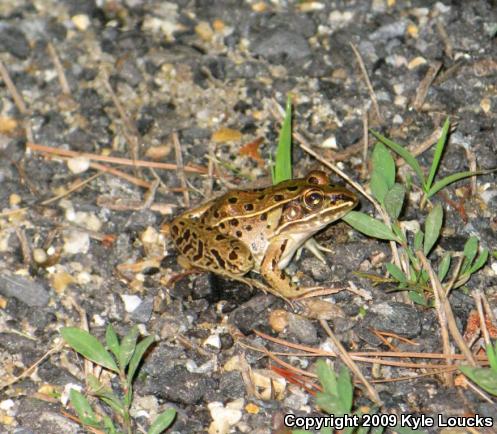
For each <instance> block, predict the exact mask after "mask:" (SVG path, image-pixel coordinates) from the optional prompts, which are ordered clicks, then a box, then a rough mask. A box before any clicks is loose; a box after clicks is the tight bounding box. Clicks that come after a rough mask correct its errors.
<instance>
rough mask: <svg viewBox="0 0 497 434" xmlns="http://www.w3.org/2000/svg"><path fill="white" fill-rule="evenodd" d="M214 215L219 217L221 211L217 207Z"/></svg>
mask: <svg viewBox="0 0 497 434" xmlns="http://www.w3.org/2000/svg"><path fill="white" fill-rule="evenodd" d="M214 217H215V218H217V219H218V218H219V211H218V210H217V209H216V211H214Z"/></svg>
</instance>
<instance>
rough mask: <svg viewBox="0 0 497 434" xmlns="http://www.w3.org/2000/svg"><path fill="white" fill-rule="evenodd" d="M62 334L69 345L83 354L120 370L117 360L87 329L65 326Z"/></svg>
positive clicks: (105, 365)
mask: <svg viewBox="0 0 497 434" xmlns="http://www.w3.org/2000/svg"><path fill="white" fill-rule="evenodd" d="M60 334H61V335H62V338H63V339H64V340H65V341H66V342H67V343H68V345H69V346H70V347H71V348H72V349H73V350H75V351H77V352H78V353H79V354H81V355H82V356H84V357H86V358H87V359H90V360H91V361H92V362H95V363H97V364H99V365H101V366H103V367H104V368H107V369H110V370H111V371H114V372H119V369H118V368H117V365H116V362H115V361H114V359H113V358H112V356H111V355H110V353H109V352H107V350H106V349H105V348H104V346H103V345H102V344H101V343H100V342H99V341H98V339H97V338H96V337H94V336H92V335H91V334H90V333H88V332H87V331H85V330H81V329H78V328H76V327H63V328H62V329H61V330H60Z"/></svg>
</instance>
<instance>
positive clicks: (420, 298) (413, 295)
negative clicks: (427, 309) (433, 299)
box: [407, 291, 428, 306]
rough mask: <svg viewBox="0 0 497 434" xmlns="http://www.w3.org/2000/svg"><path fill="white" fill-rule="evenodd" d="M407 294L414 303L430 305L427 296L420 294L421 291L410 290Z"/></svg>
mask: <svg viewBox="0 0 497 434" xmlns="http://www.w3.org/2000/svg"><path fill="white" fill-rule="evenodd" d="M407 295H408V297H409V299H410V300H411V301H412V302H413V303H416V304H419V305H421V306H428V303H427V302H426V298H425V296H424V295H422V294H420V293H419V292H416V291H409V292H408V293H407Z"/></svg>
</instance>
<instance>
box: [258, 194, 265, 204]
mask: <svg viewBox="0 0 497 434" xmlns="http://www.w3.org/2000/svg"><path fill="white" fill-rule="evenodd" d="M265 198H266V195H265V194H261V195H259V196H257V200H258V201H259V202H261V201H263V200H264V199H265Z"/></svg>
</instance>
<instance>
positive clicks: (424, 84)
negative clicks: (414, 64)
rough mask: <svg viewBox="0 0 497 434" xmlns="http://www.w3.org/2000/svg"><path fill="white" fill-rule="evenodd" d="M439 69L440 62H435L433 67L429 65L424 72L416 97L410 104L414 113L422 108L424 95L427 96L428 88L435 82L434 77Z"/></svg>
mask: <svg viewBox="0 0 497 434" xmlns="http://www.w3.org/2000/svg"><path fill="white" fill-rule="evenodd" d="M441 67H442V62H435V63H434V64H433V65H430V67H429V68H428V71H427V72H426V75H425V76H424V78H423V80H421V83H420V84H419V86H418V91H417V92H416V96H415V98H414V101H413V103H412V106H413V107H414V109H415V110H416V111H419V110H420V109H421V107H422V106H423V104H424V102H425V99H426V95H428V90H429V89H430V86H431V84H432V83H433V80H435V77H436V76H437V74H438V71H440V68H441Z"/></svg>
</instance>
